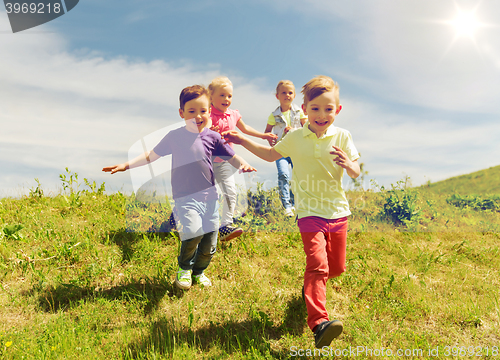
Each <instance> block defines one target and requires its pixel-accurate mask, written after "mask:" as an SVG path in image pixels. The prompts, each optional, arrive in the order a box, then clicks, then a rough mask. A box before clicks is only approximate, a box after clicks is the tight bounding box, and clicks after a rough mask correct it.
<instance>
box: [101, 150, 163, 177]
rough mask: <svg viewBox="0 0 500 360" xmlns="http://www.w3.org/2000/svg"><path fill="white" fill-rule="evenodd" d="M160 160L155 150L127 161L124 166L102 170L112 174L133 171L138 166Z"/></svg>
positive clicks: (113, 166) (114, 166)
mask: <svg viewBox="0 0 500 360" xmlns="http://www.w3.org/2000/svg"><path fill="white" fill-rule="evenodd" d="M159 158H160V155H158V154H156V153H155V152H154V151H153V150H151V151H146V152H145V153H144V154H142V155H139V156H138V157H136V158H135V159H133V160H131V161H127V162H125V163H123V164H118V165H112V166H106V167H104V168H102V171H104V172H111V174H114V173H117V172H119V171H125V170H128V169H132V168H135V167H138V166H143V165H146V164H148V163H150V162H153V161H156V160H158V159H159Z"/></svg>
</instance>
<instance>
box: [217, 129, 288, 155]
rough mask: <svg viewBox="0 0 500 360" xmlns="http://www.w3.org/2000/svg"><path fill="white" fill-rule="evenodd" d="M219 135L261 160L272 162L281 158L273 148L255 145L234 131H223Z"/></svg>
mask: <svg viewBox="0 0 500 360" xmlns="http://www.w3.org/2000/svg"><path fill="white" fill-rule="evenodd" d="M221 135H222V137H223V138H224V139H225V140H226V142H232V143H234V144H240V145H242V146H243V147H244V148H245V149H247V150H248V151H250V152H251V153H253V154H255V155H257V156H258V157H260V158H261V159H263V160H266V161H269V162H273V161H276V160H278V159H281V157H282V156H281V154H280V153H279V152H277V151H276V150H274V148H273V147H270V146H265V145H261V144H257V143H256V142H254V141H252V140H250V139H248V138H246V137H244V136H243V135H242V134H240V133H239V132H237V131H236V130H231V131H224V132H223V133H222V134H221Z"/></svg>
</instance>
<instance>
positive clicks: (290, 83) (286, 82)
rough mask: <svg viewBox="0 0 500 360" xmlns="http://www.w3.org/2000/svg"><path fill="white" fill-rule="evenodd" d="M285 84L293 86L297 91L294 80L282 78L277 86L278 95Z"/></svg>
mask: <svg viewBox="0 0 500 360" xmlns="http://www.w3.org/2000/svg"><path fill="white" fill-rule="evenodd" d="M283 85H290V86H291V87H293V92H294V93H295V85H293V82H291V81H290V80H281V81H280V82H279V83H278V86H276V95H278V93H279V91H280V86H283Z"/></svg>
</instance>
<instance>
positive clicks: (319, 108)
mask: <svg viewBox="0 0 500 360" xmlns="http://www.w3.org/2000/svg"><path fill="white" fill-rule="evenodd" d="M302 93H303V94H304V104H303V105H302V109H303V110H304V114H305V115H307V116H308V121H307V122H306V123H305V124H304V127H303V128H300V129H297V130H295V131H293V132H290V133H289V134H288V135H287V136H286V137H284V138H283V139H282V140H281V141H280V142H279V143H277V144H276V145H275V146H274V147H268V146H263V145H260V144H257V143H255V142H253V141H251V140H249V139H247V138H245V137H244V136H242V135H241V134H239V133H238V132H236V131H230V132H226V133H223V136H224V137H225V138H226V139H227V140H228V141H231V142H233V143H236V144H241V145H243V146H244V147H245V148H246V149H248V150H249V151H251V152H252V153H254V154H255V155H257V156H258V157H260V158H262V159H264V160H266V161H270V162H271V161H276V160H278V159H279V158H281V157H290V158H291V159H292V161H293V164H294V167H293V178H292V188H293V191H294V193H295V196H296V202H295V204H296V207H297V214H298V219H299V220H298V226H299V230H300V234H301V237H302V242H303V244H304V251H305V253H306V270H305V274H304V286H303V288H302V294H303V296H304V300H305V302H306V307H307V324H308V325H309V328H310V329H311V330H312V331H313V332H314V338H315V345H316V347H317V348H323V347H324V346H329V345H330V343H331V341H332V340H333V339H334V338H336V337H338V336H339V335H340V334H341V333H342V330H343V326H342V322H340V321H339V320H333V321H330V319H329V317H328V313H327V311H326V281H327V280H328V279H329V278H333V277H336V276H339V275H340V274H342V273H343V272H344V271H345V259H346V241H347V216H348V215H350V214H351V212H350V210H349V204H348V202H347V198H346V195H345V192H344V190H343V189H342V176H343V173H344V170H345V172H347V175H349V176H350V177H351V178H353V179H354V178H357V177H358V176H359V174H360V168H359V164H358V162H357V159H358V158H359V154H358V151H357V150H356V147H355V146H354V143H353V141H352V137H351V134H350V133H349V132H348V131H347V130H344V129H341V128H337V127H335V126H333V122H334V120H335V117H336V116H337V115H338V113H339V112H340V110H341V109H342V106H341V105H340V104H339V88H338V85H337V84H336V83H335V82H334V81H333V80H332V79H331V78H330V77H327V76H318V77H315V78H313V79H311V80H310V81H309V82H308V83H307V84H305V85H304V86H303V88H302Z"/></svg>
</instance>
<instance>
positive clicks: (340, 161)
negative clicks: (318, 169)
mask: <svg viewBox="0 0 500 360" xmlns="http://www.w3.org/2000/svg"><path fill="white" fill-rule="evenodd" d="M332 148H333V151H330V154H332V155H337V157H336V158H334V159H333V162H334V163H336V164H337V165H338V166H341V167H343V168H344V169H347V168H351V163H352V161H351V159H349V157H348V156H347V154H346V153H345V152H344V150H342V149H341V148H339V147H338V146H332Z"/></svg>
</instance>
